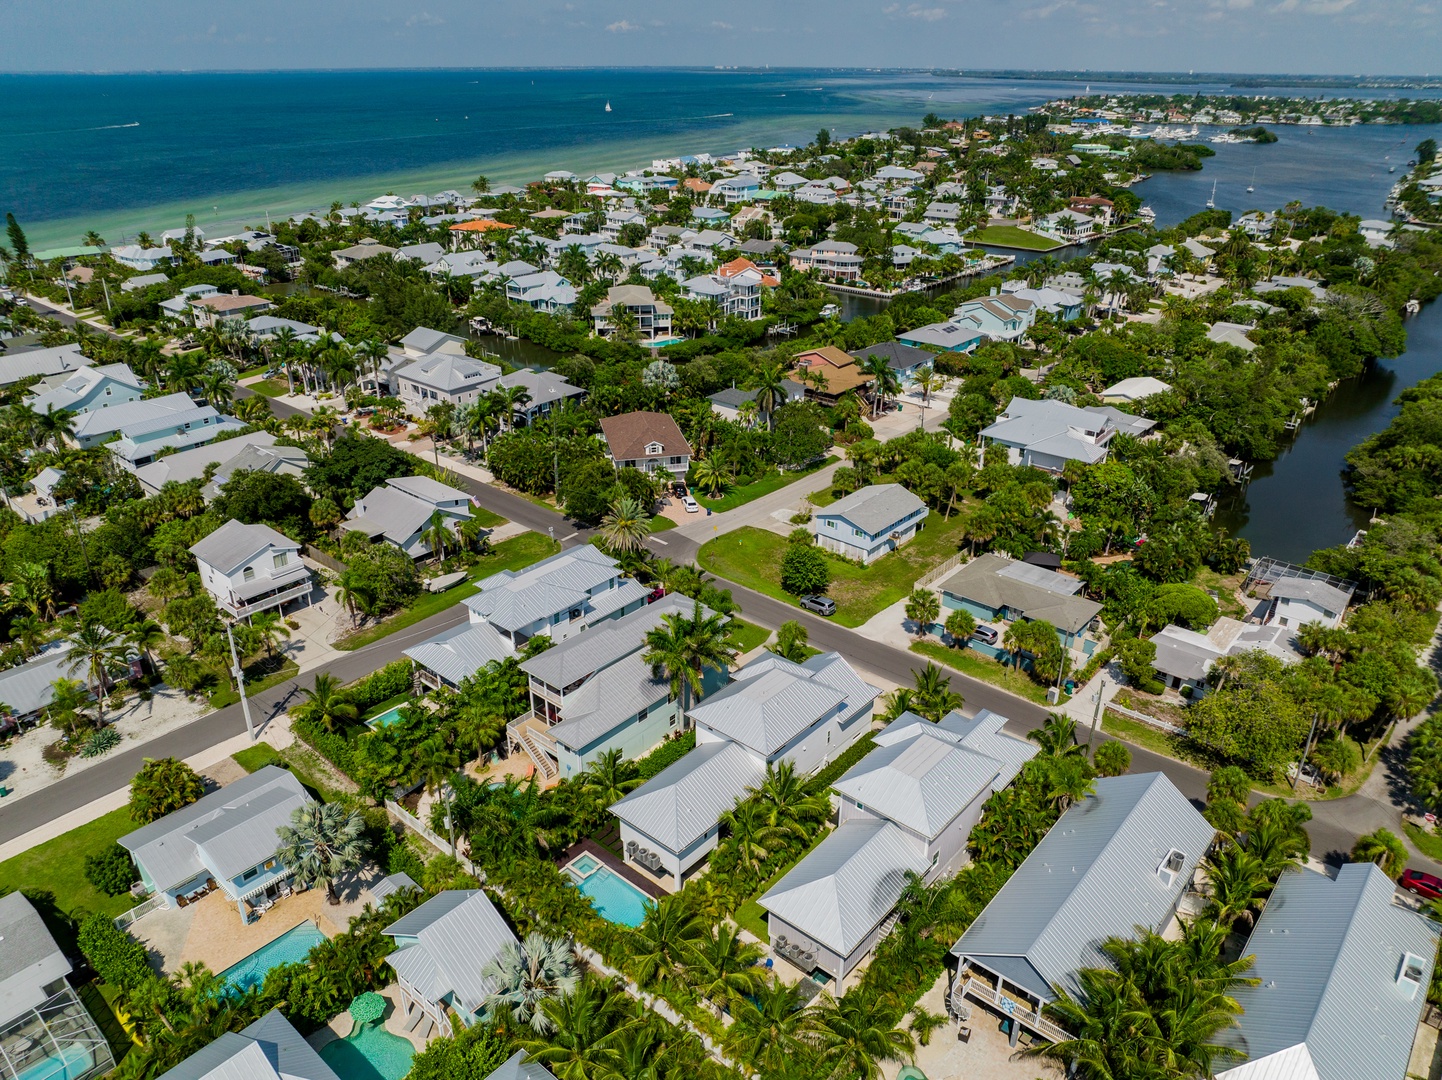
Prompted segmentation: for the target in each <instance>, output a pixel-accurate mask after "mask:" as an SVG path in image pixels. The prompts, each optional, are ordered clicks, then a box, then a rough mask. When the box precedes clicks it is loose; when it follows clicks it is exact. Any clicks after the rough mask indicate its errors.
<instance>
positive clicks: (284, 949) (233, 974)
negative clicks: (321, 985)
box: [220, 922, 325, 994]
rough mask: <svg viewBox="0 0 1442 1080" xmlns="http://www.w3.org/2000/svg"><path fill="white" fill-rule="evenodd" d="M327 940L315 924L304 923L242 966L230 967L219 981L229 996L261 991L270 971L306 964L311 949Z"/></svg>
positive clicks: (232, 965) (223, 972) (258, 951)
mask: <svg viewBox="0 0 1442 1080" xmlns="http://www.w3.org/2000/svg"><path fill="white" fill-rule="evenodd" d="M324 940H325V935H324V934H322V933H321V932H320V928H319V927H318V926H316V924H315V923H313V922H303V923H301V924H300V925H298V926H293V927H291V928H290V929H289V930H287V931H286V932H285V933H283V934H281V935H280V937H278V938H276V939H275V940H274V941H271V942H267V943H266V944H264V945H262V946H261V947H260V948H258V949H256V950H255V952H253V953H251V954H250V955H249V956H247V957H246V958H245V959H244V960H241V961H240V962H239V963H236V964H231V965H230V967H228V968H226V969H225V970H224V971H222V972H221V973H220V981H221V982H223V983H226V984H228V985H227V990H226V992H227V993H230V994H243V993H245V992H246V991H247V990H251V989H255V990H258V989H260V988H261V987H262V986H264V985H265V977H266V976H267V975H269V974H270V970H271V968H278V967H280V966H281V965H282V964H299V963H302V962H304V960H305V958H306V957H307V956H309V955H310V951H311V949H313V948H315V947H316V946H317V945H319V944H320V943H321V942H322V941H324Z"/></svg>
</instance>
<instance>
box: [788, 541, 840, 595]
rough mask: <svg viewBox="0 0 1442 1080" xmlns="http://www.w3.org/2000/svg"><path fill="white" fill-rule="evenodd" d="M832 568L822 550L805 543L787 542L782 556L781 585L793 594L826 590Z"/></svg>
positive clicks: (829, 582)
mask: <svg viewBox="0 0 1442 1080" xmlns="http://www.w3.org/2000/svg"><path fill="white" fill-rule="evenodd" d="M830 584H831V568H830V567H829V566H827V565H826V556H825V555H823V554H821V552H820V550H819V549H817V548H814V547H810V546H808V545H805V544H787V545H786V554H784V555H782V556H781V587H782V588H783V589H785V590H786V591H787V592H789V593H791V594H792V595H793V596H801V595H803V594H806V593H819V592H825V591H826V586H828V585H830Z"/></svg>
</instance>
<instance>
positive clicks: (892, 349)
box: [851, 341, 936, 371]
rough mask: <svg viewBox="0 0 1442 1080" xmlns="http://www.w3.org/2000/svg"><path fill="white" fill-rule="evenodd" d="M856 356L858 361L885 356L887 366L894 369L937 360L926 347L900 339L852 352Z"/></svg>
mask: <svg viewBox="0 0 1442 1080" xmlns="http://www.w3.org/2000/svg"><path fill="white" fill-rule="evenodd" d="M851 355H852V356H854V357H856V360H857V362H858V363H860V362H862V361H865V360H868V359H870V358H871V357H873V356H880V357H883V358H885V360H886V366H887V367H889V368H891V370H892V371H908V370H910V369H911V368H914V367H918V366H920V365H923V364H932V363H935V362H936V355H935V354H934V353H929V352H927V351H926V350H925V349H918V348H916V347H915V346H912V345H903V344H902V343H901V342H899V341H883V342H881V343H879V344H877V345H868V346H867V347H866V348H864V349H861V350H859V351H857V352H854V353H852V354H851Z"/></svg>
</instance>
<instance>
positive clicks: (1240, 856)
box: [1203, 844, 1269, 926]
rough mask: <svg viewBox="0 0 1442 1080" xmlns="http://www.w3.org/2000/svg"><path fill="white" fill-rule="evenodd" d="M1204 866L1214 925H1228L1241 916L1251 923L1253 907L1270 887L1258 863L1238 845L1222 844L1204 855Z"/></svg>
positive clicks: (1264, 871)
mask: <svg viewBox="0 0 1442 1080" xmlns="http://www.w3.org/2000/svg"><path fill="white" fill-rule="evenodd" d="M1203 866H1204V868H1205V869H1206V874H1207V895H1208V897H1209V898H1210V899H1211V904H1210V907H1209V908H1208V913H1209V914H1210V915H1211V916H1212V919H1213V921H1214V923H1215V924H1216V925H1217V926H1222V925H1223V924H1225V925H1227V926H1230V925H1231V924H1232V923H1234V922H1236V921H1237V919H1239V918H1241V917H1242V916H1244V915H1245V916H1247V917H1248V919H1249V920H1250V915H1249V913H1250V911H1251V908H1252V905H1253V904H1254V903H1256V900H1257V897H1258V896H1260V895H1261V894H1262V892H1263V891H1265V890H1266V888H1267V886H1268V884H1269V882H1268V880H1267V872H1266V869H1265V868H1264V867H1263V866H1262V862H1261V860H1260V859H1258V858H1257V857H1256V856H1255V855H1253V854H1251V853H1250V852H1249V851H1247V850H1246V849H1245V848H1243V847H1241V846H1240V845H1238V844H1223V845H1222V846H1221V847H1219V848H1218V849H1216V850H1215V851H1213V852H1211V853H1210V854H1209V855H1207V857H1206V858H1205V859H1204V860H1203Z"/></svg>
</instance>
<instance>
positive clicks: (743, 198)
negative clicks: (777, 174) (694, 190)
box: [710, 173, 761, 206]
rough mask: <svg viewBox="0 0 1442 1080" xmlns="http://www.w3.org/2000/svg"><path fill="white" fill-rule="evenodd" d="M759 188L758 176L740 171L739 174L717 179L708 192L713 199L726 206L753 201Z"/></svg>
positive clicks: (759, 180)
mask: <svg viewBox="0 0 1442 1080" xmlns="http://www.w3.org/2000/svg"><path fill="white" fill-rule="evenodd" d="M760 190H761V178H760V177H759V176H752V175H750V174H748V173H742V174H741V175H740V176H727V177H723V178H722V179H720V180H717V181H716V182H715V183H714V184H712V185H711V192H710V194H711V197H712V198H713V199H716V200H718V201H720V202H722V203H724V204H725V205H727V206H735V205H736V204H737V203H745V202H751V201H753V200H754V199H755V198H756V194H757V192H759V191H760Z"/></svg>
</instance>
